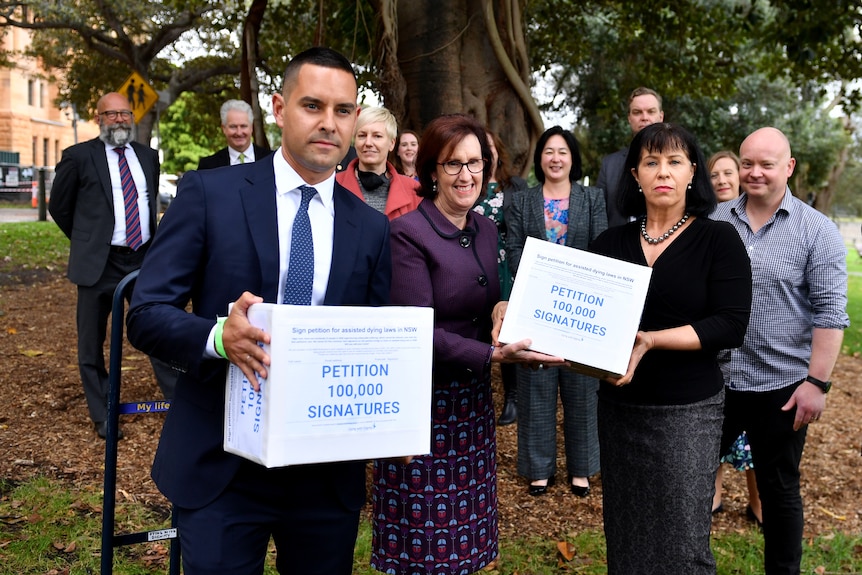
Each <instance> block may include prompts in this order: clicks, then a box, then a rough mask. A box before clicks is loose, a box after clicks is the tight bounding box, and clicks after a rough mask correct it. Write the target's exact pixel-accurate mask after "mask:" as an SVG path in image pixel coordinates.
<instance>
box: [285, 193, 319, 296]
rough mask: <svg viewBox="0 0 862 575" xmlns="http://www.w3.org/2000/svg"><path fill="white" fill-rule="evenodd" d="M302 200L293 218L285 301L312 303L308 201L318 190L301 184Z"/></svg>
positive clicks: (312, 257) (311, 238)
mask: <svg viewBox="0 0 862 575" xmlns="http://www.w3.org/2000/svg"><path fill="white" fill-rule="evenodd" d="M299 190H300V191H301V192H302V201H301V202H300V203H299V211H297V212H296V218H295V219H294V220H293V230H292V231H291V236H290V261H289V262H288V265H287V278H285V281H284V298H283V300H282V301H283V303H287V304H292V305H311V286H312V284H313V283H314V238H313V237H312V235H311V220H310V219H309V217H308V203H309V202H310V201H311V198H313V197H314V194H316V193H317V190H315V189H314V188H312V187H311V186H300V187H299Z"/></svg>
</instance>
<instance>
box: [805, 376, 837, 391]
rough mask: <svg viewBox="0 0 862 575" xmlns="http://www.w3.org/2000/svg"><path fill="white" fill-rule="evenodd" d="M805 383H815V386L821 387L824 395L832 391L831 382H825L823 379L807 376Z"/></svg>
mask: <svg viewBox="0 0 862 575" xmlns="http://www.w3.org/2000/svg"><path fill="white" fill-rule="evenodd" d="M805 381H807V382H809V383H813V384H814V385H816V386H817V387H819V388H820V391H822V392H823V393H829V390H830V389H832V382H831V381H823V380H822V379H817V378H816V377H813V376H811V375H806V376H805Z"/></svg>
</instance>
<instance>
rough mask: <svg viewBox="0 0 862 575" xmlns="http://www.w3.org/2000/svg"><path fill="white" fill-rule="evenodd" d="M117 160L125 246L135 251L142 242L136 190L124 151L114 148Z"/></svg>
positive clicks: (123, 149)
mask: <svg viewBox="0 0 862 575" xmlns="http://www.w3.org/2000/svg"><path fill="white" fill-rule="evenodd" d="M114 151H115V152H117V155H119V158H117V161H118V162H119V165H120V186H121V187H122V188H123V204H124V205H125V211H126V245H127V246H129V247H130V248H132V249H133V250H137V249H138V248H139V247H141V245H142V244H143V243H144V242H143V237H141V216H140V214H139V213H138V189H137V188H136V187H135V180H133V179H132V171H131V170H130V169H129V162H127V161H126V149H125V148H114Z"/></svg>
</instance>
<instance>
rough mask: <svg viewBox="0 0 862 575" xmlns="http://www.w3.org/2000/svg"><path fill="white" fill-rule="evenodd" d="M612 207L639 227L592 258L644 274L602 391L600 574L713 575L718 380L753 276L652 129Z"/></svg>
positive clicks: (611, 233)
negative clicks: (643, 291)
mask: <svg viewBox="0 0 862 575" xmlns="http://www.w3.org/2000/svg"><path fill="white" fill-rule="evenodd" d="M624 173H625V174H630V175H628V176H626V177H624V178H623V182H622V193H621V195H620V208H621V209H622V212H623V213H624V214H625V215H626V216H635V217H637V218H638V219H637V220H636V221H633V222H630V223H628V224H626V225H624V226H619V227H615V228H611V229H608V230H607V231H605V232H604V233H603V234H602V235H600V236H599V237H598V238H596V240H595V241H594V242H593V244H592V246H591V250H592V251H594V252H596V253H599V254H603V255H606V256H610V257H613V258H617V259H621V260H625V261H628V262H632V263H637V264H641V265H647V266H650V267H652V268H653V272H652V278H651V280H650V286H649V290H648V292H647V298H646V303H645V306H644V311H643V314H642V316H641V322H640V327H639V331H638V334H637V337H636V339H635V342H634V346H633V350H632V355H631V360H630V363H629V369H628V371H627V373H626V374H625V375H624V376H623V377H621V378H619V379H617V380H614V381H605V382H603V383H602V384H601V386H600V389H599V414H598V417H599V444H600V447H601V449H600V451H601V469H602V490H603V497H604V522H605V535H606V538H607V546H608V573H610V574H611V575H613V574H625V575H634V574H638V573H662V574H667V573H679V574H685V575H691V574H697V573H715V570H716V567H715V558H714V557H713V555H712V553H711V551H710V547H709V536H710V526H711V509H712V492H713V489H714V480H715V473H716V469H717V468H718V458H719V440H720V439H721V424H722V407H723V402H724V382H723V379H722V375H721V371H720V370H719V367H718V363H717V360H716V357H717V354H718V352H719V351H720V350H722V349H726V348H733V347H739V346H740V345H741V344H742V341H743V338H744V336H745V330H746V328H747V326H748V317H749V314H750V308H751V268H750V264H749V260H748V256H747V254H746V251H745V247H744V246H743V244H742V242H741V241H740V239H739V236H738V234H737V233H736V231H735V230H734V229H733V227H731V226H729V225H725V223H723V222H714V221H711V220H709V219H707V217H706V216H707V215H708V214H709V213H710V212H711V211H712V210H713V209H714V208H715V205H716V201H715V195H714V193H713V191H712V187H711V185H710V180H709V174H708V173H707V170H706V162H705V161H704V158H703V153H702V152H701V151H700V149H699V148H698V146H697V143H696V142H695V140H694V137H693V136H692V135H691V134H689V133H688V132H687V131H686V130H684V129H683V128H681V127H679V126H675V125H672V124H665V123H659V124H653V125H652V126H649V127H647V128H644V129H643V130H641V131H640V132H639V133H638V134H637V135H636V136H635V138H634V139H633V140H632V143H631V146H630V147H629V151H628V155H627V157H626V164H625V172H624Z"/></svg>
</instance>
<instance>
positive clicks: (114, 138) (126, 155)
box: [48, 92, 175, 439]
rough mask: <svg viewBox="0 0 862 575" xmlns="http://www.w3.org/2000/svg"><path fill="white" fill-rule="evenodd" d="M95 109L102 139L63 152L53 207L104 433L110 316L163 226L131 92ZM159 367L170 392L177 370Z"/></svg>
mask: <svg viewBox="0 0 862 575" xmlns="http://www.w3.org/2000/svg"><path fill="white" fill-rule="evenodd" d="M96 111H97V114H96V122H97V123H98V124H99V129H100V133H99V137H98V138H94V139H92V140H90V141H88V142H83V143H80V144H76V145H74V146H72V147H70V148H68V149H66V150H64V151H63V157H62V159H61V160H60V163H59V164H57V168H56V175H55V177H54V183H53V186H52V189H51V199H50V202H49V204H48V209H49V211H50V212H51V217H53V218H54V221H55V222H56V223H57V225H58V226H59V227H60V229H61V230H63V233H64V234H66V237H68V238H69V239H70V240H71V247H70V250H69V269H68V273H67V275H68V276H69V279H70V280H71V281H72V282H73V283H75V284H77V285H78V307H77V325H78V367H79V370H80V373H81V382H82V383H83V386H84V395H85V396H86V398H87V406H88V408H89V411H90V418H91V419H92V420H93V424H94V426H95V430H96V433H97V434H98V436H99V437H101V438H102V439H104V438H105V434H106V432H107V424H106V420H107V417H108V411H107V398H108V372H107V370H106V369H105V356H104V352H103V346H104V343H105V336H106V331H107V324H108V316H109V315H110V313H111V306H112V302H113V295H114V289H115V288H116V287H117V284H118V283H119V282H120V280H121V279H123V278H124V277H125V276H126V275H127V274H128V273H130V272H132V271H134V270H136V269H138V268H140V267H141V262H143V260H144V254H146V253H147V250H148V249H149V247H150V243H151V238H152V236H153V234H154V233H155V231H156V215H157V214H158V199H157V198H158V182H159V157H158V154H157V153H156V151H155V150H153V149H151V148H149V147H147V146H144V145H143V144H139V143H138V142H135V141H134V139H135V117H134V113H133V112H132V110H131V106H130V105H129V101H128V100H127V99H126V97H125V96H123V95H122V94H118V93H116V92H111V93H109V94H105V95H104V96H102V97H101V98H100V99H99V102H98V104H97V107H96ZM153 369H154V370H155V372H156V378H157V379H158V382H159V386H160V387H161V388H162V393H163V394H164V395H165V397H167V398H170V397H171V396H172V395H173V384H174V380H175V373H174V372H173V370H171V369H170V368H169V367H168V366H166V365H164V364H161V363H159V362H158V361H154V362H153ZM121 435H122V434H121Z"/></svg>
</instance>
